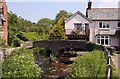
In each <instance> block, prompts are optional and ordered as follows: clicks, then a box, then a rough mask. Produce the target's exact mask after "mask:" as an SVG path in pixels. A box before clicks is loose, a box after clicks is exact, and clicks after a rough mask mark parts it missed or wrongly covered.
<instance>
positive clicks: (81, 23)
mask: <svg viewBox="0 0 120 79" xmlns="http://www.w3.org/2000/svg"><path fill="white" fill-rule="evenodd" d="M76 25H81V27H78V26H77V27H76ZM74 28H75V29H82V23H74Z"/></svg>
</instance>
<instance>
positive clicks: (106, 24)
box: [99, 22, 109, 29]
mask: <svg viewBox="0 0 120 79" xmlns="http://www.w3.org/2000/svg"><path fill="white" fill-rule="evenodd" d="M99 28H100V29H101V28H102V29H106V28H109V23H108V22H100V23H99Z"/></svg>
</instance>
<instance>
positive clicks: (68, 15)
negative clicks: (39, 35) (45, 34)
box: [55, 10, 72, 23]
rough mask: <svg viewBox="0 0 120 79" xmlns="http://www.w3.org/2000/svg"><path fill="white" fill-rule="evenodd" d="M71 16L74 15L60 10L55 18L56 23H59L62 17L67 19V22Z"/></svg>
mask: <svg viewBox="0 0 120 79" xmlns="http://www.w3.org/2000/svg"><path fill="white" fill-rule="evenodd" d="M70 16H72V13H69V12H67V11H66V10H60V11H59V13H57V15H56V17H55V23H57V22H58V21H59V20H60V18H62V17H65V20H66V19H67V18H69V17H70Z"/></svg>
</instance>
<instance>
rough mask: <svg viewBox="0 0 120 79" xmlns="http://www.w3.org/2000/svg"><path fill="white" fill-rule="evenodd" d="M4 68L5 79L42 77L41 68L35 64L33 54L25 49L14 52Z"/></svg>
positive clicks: (4, 64)
mask: <svg viewBox="0 0 120 79" xmlns="http://www.w3.org/2000/svg"><path fill="white" fill-rule="evenodd" d="M2 67H3V68H2V73H3V78H5V77H13V78H14V77H15V78H16V77H20V78H35V77H36V78H39V77H40V75H41V68H40V67H39V66H38V65H37V64H35V62H34V56H33V54H32V52H31V51H30V50H28V49H25V48H22V49H19V50H16V51H13V52H12V54H11V55H10V56H9V57H7V58H6V59H5V61H4V62H3V65H2Z"/></svg>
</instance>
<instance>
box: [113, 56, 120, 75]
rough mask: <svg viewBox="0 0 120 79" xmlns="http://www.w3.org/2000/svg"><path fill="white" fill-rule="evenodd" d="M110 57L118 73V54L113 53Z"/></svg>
mask: <svg viewBox="0 0 120 79" xmlns="http://www.w3.org/2000/svg"><path fill="white" fill-rule="evenodd" d="M111 58H112V61H113V63H114V64H115V66H116V68H117V69H118V73H119V75H120V54H115V55H114V56H111Z"/></svg>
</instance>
